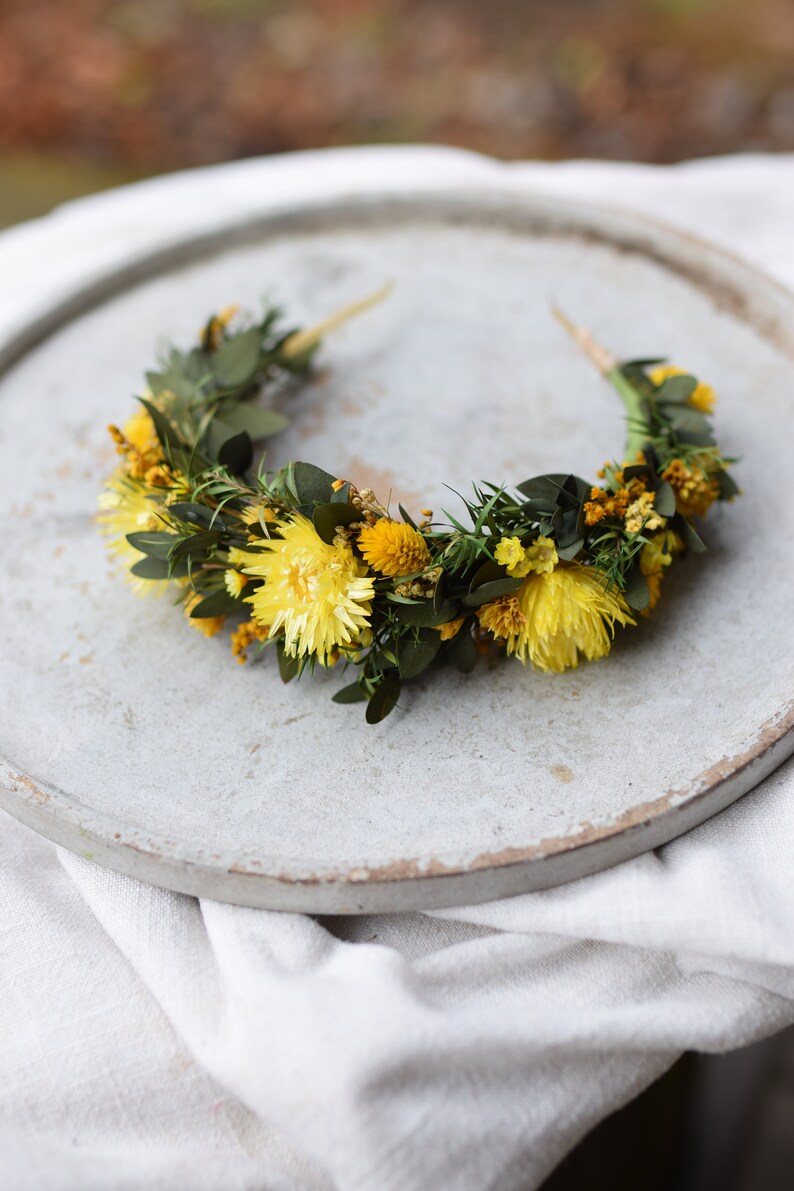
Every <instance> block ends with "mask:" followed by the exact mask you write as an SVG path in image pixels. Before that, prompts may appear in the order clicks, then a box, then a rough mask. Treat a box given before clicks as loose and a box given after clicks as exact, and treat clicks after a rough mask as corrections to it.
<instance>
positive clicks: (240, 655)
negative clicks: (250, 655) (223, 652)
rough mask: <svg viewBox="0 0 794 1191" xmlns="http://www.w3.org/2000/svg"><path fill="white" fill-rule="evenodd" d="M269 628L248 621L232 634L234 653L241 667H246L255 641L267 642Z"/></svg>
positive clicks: (253, 621)
mask: <svg viewBox="0 0 794 1191" xmlns="http://www.w3.org/2000/svg"><path fill="white" fill-rule="evenodd" d="M267 638H268V627H267V625H264V624H257V623H256V621H255V620H246V621H244V622H243V624H240V625H238V626H237V628H236V629H234V631H233V632H232V653H233V655H234V656H235V657H236V658H237V661H238V662H239V663H240V664H241V665H245V662H246V658H247V650H248V649H249V647H250V646H251V645H253V643H254V641H267Z"/></svg>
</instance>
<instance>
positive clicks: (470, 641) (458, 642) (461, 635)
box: [446, 624, 477, 674]
mask: <svg viewBox="0 0 794 1191" xmlns="http://www.w3.org/2000/svg"><path fill="white" fill-rule="evenodd" d="M446 656H447V658H448V660H449V661H450V662H451V663H452V665H453V666H454V667H455V669H456V670H459V671H460V672H461V674H470V673H471V671H472V670H473V669H474V667H475V666H476V665H477V650H476V649H475V648H474V638H473V637H472V635H471V628H470V626H469V625H468V624H463V625H461V627H460V628H459V629H458V631H457V633H456V634H455V636H454V637H453V638H452V640H451V641H448V642H447V647H446Z"/></svg>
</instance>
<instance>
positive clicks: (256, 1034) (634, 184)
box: [0, 148, 794, 1191]
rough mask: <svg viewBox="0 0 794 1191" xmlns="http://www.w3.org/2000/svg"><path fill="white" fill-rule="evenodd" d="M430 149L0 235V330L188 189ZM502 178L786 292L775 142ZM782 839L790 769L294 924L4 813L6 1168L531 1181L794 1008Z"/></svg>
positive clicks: (138, 1183) (79, 213)
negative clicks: (671, 161) (572, 863)
mask: <svg viewBox="0 0 794 1191" xmlns="http://www.w3.org/2000/svg"><path fill="white" fill-rule="evenodd" d="M428 155H431V156H432V158H433V161H434V170H435V173H434V176H435V178H436V180H438V177H439V170H442V171H445V172H446V174H447V175H448V178H447V180H448V182H449V183H450V184H451V185H454V184H455V183H456V182H457V181H460V182H461V183H466V182H469V181H472V180H474V181H476V180H477V179H478V178H479V177H480V176H481V173H482V170H483V169H484V163H483V162H482V161H481V159H478V158H477V157H476V156H474V155H470V154H466V153H462V152H458V151H454V150H437V149H433V150H430V149H422V148H405V149H392V150H386V149H384V150H342V151H334V152H332V153H325V154H299V155H295V156H290V157H286V158H275V159H269V160H264V161H250V162H243V163H238V164H235V165H230V166H223V167H218V168H215V169H210V170H201V171H194V172H192V173H191V174H189V175H175V176H172V177H167V178H163V179H158V180H155V181H153V182H148V183H143V184H141V185H139V186H135V187H130V188H126V189H124V190H122V191H118V192H115V193H112V194H110V195H107V196H99V197H95V198H92V199H90V200H83V201H82V202H80V203H77V204H71V205H70V206H68V207H65V208H62V209H61V210H59V211H57V212H56V213H54V214H53V215H52V216H49V217H48V218H47V219H46V220H43V221H39V222H37V223H35V224H30V225H25V226H23V227H21V228H19V229H14V230H13V231H11V232H7V233H6V234H5V235H4V236H3V237H0V276H2V278H3V286H2V293H0V330H2V331H3V332H4V333H5V332H6V330H7V329H9V328H13V327H15V326H23V325H24V323H25V319H26V318H27V317H28V316H29V314H30V309H31V303H34V300H35V296H36V293H38V292H40V287H41V277H40V275H39V276H37V277H34V274H36V273H39V274H40V271H41V270H42V268H44V267H45V265H46V268H47V271H48V272H47V277H48V284H49V285H50V287H51V289H52V292H53V293H56V294H57V293H58V292H60V289H59V287H60V288H61V289H63V290H64V292H66V290H67V289H68V284H69V282H70V279H71V278H73V277H74V275H75V270H76V269H78V268H79V269H80V270H81V272H82V273H83V275H84V276H87V275H90V273H91V271H92V270H96V271H97V272H101V271H102V269H105V268H106V267H107V266H108V264H109V263H112V261H113V253H114V252H115V251H117V250H118V245H119V244H120V243H124V244H126V245H127V246H129V245H130V244H136V245H140V246H141V248H142V249H143V248H148V247H151V246H153V245H155V244H156V243H157V239H158V237H159V236H161V235H165V234H166V233H167V231H168V229H169V228H171V229H173V228H175V227H178V226H179V224H180V220H181V219H182V217H183V213H184V210H185V203H186V200H189V202H190V204H191V208H192V210H193V213H194V221H195V211H196V209H205V210H206V211H207V213H208V219H209V213H210V212H211V211H212V210H217V209H218V208H219V207H222V206H223V203H224V199H225V197H228V196H229V195H231V194H232V193H234V194H236V195H237V196H238V199H237V204H238V207H239V195H240V193H241V192H242V193H246V194H250V196H251V198H250V202H251V210H252V211H253V210H254V209H255V206H256V195H257V193H258V192H259V193H261V191H262V188H263V187H269V188H272V187H274V186H275V187H277V188H278V187H280V188H281V189H282V191H283V192H284V193H285V194H288V193H289V191H290V187H292V188H294V191H295V193H297V192H298V191H299V190H300V187H304V188H305V187H306V186H307V184H309V183H310V184H311V185H312V186H314V187H315V188H316V190H317V191H319V192H322V190H323V189H324V188H326V189H328V190H329V191H330V190H332V189H333V187H334V186H338V184H339V179H340V178H343V179H344V181H345V185H346V186H347V187H348V189H350V188H355V186H356V185H357V184H358V183H359V182H363V181H364V180H365V179H372V178H373V177H377V179H378V182H379V184H380V185H383V186H388V184H389V182H390V179H394V178H397V177H399V178H401V179H403V180H404V179H405V178H406V177H408V178H415V179H416V184H417V185H418V186H420V185H421V179H422V173H423V166H424V163H426V162H427V160H428ZM487 168H488V180H490V181H494V176H493V170H494V168H496V167H494V166H493V163H488V167H487ZM498 168H499V170H500V178H499V180H500V182H501V183H502V184H504V185H508V186H516V187H519V188H521V187H534V188H536V189H543V190H544V191H547V192H557V193H560V194H566V195H574V196H578V197H580V198H586V199H594V200H599V199H602V200H604V201H607V202H609V203H611V204H613V205H614V204H617V205H622V206H626V207H632V208H635V209H639V210H643V211H647V212H649V213H651V214H653V215H656V216H661V217H663V218H664V219H665V220H666V221H668V222H671V223H675V224H676V225H678V226H679V227H682V228H684V229H687V230H689V231H693V232H695V233H699V234H702V235H705V236H707V237H709V238H711V239H712V240H716V241H719V242H720V243H721V244H722V245H724V246H727V247H728V248H730V249H731V250H732V251H734V252H737V253H740V254H742V255H743V256H745V257H746V258H748V259H749V260H750V261H752V262H754V263H756V264H758V265H760V266H761V267H763V268H765V269H766V270H767V271H768V272H770V273H772V274H774V275H775V276H776V277H777V278H779V279H780V280H781V281H783V282H785V283H788V284H790V285H792V286H794V221H793V220H792V218H791V212H792V210H794V157H778V158H771V157H763V156H741V157H733V158H726V159H718V160H713V161H708V162H694V163H689V164H686V165H683V166H676V167H671V168H657V167H649V166H634V165H613V164H601V163H591V162H584V163H579V162H572V163H566V164H561V165H547V164H534V163H516V164H510V165H504V166H501V167H498ZM86 220H89V221H90V222H91V224H92V227H93V228H94V229H95V234H94V235H93V237H92V242H91V244H90V245H88V246H85V245H83V246H81V248H80V254H81V258H82V259H81V260H78V259H77V256H76V253H77V248H76V238H75V236H74V234H73V233H74V230H75V228H76V227H77V226H78V225H81V224H82V226H85V221H86ZM42 254H44V255H42ZM748 416H752V411H751V410H748ZM790 547H791V544H790V543H789V544H788V545H787V546H786V548H787V549H788V548H790ZM42 548H43V549H44V550H46V543H43V544H42ZM769 631H770V632H775V633H778V632H789V631H790V626H788V625H785V626H770V630H769ZM30 730H31V731H32V732H34V731H35V730H36V728H35V725H34V724H31V729H30ZM792 841H794V761H790V762H788V763H786V764H784V765H783V766H782V767H781V768H780V769H779V770H778V771H777V772H776V773H775V774H773V775H772V777H770V778H768V779H767V780H766V781H765V782H764V783H763V784H762V785H761V786H760V787H758V788H757V789H756V790H755V791H753V792H752V793H750V794H748V795H747V796H745V797H744V798H743V799H741V800H740V801H739V802H738V803H736V804H735V805H734V806H733V807H731V808H730V809H729V810H727V811H725V812H723V813H722V814H721V815H719V816H718V817H717V818H715V819H713V820H712V821H710V822H708V823H706V824H705V825H703V826H701V827H699V828H698V829H697V830H695V831H693V832H691V833H690V834H689V835H687V836H685V837H683V838H681V839H679V840H676V841H674V842H673V843H671V844H668V845H666V846H665V847H663V848H660V849H657V850H656V851H654V852H651V853H647V854H646V855H644V856H641V857H639V858H637V859H635V860H632V861H629V862H627V863H625V864H622V865H621V866H619V867H617V868H614V869H612V870H610V871H607V872H604V873H601V874H599V875H597V876H593V877H588V878H586V879H583V880H579V881H577V882H574V883H572V884H569V885H566V886H563V887H560V888H557V889H553V890H549V891H547V892H542V893H534V894H528V895H526V896H522V897H517V898H513V899H510V900H505V901H501V902H492V903H490V904H486V905H481V906H475V907H463V908H456V909H451V910H443V911H437V912H433V913H426V914H421V913H412V914H399V915H393V916H378V917H373V916H369V917H363V918H358V919H340V918H335V919H314V918H311V917H308V916H305V915H290V914H283V913H275V912H267V911H259V910H250V909H244V908H239V907H234V906H229V905H222V904H219V903H215V902H210V901H205V900H197V899H194V898H190V897H186V896H182V895H178V894H174V893H170V892H167V891H164V890H159V889H155V888H152V887H150V886H147V885H144V884H142V883H140V882H138V881H135V880H133V879H131V878H129V877H124V876H120V875H118V874H115V873H113V872H109V871H105V870H103V869H101V868H99V867H97V866H96V865H94V864H92V863H91V862H90V861H88V860H85V859H81V858H78V857H76V856H74V855H71V854H70V853H67V852H65V851H62V850H60V849H58V848H56V847H55V846H54V845H53V844H51V843H49V842H48V841H46V840H44V839H42V838H40V837H38V836H37V835H35V834H34V833H33V832H32V831H30V830H29V829H28V828H26V827H23V826H22V825H20V824H19V823H17V822H16V821H15V820H13V819H12V818H10V817H9V816H7V815H3V816H2V830H1V831H0V1186H2V1187H3V1188H4V1189H5V1191H23V1189H29V1188H30V1189H34V1188H35V1189H39V1188H41V1189H46V1191H64V1189H67V1188H74V1189H75V1191H91V1189H93V1188H96V1189H103V1191H106V1189H110V1188H113V1189H116V1188H140V1187H146V1188H148V1189H150V1191H160V1189H168V1191H171V1189H174V1191H181V1189H183V1188H191V1189H192V1191H203V1189H206V1191H210V1189H216V1188H217V1189H218V1191H236V1189H241V1191H242V1189H244V1188H250V1189H252V1191H253V1189H255V1188H256V1189H267V1191H276V1189H280V1188H285V1189H287V1188H288V1189H292V1191H294V1189H301V1191H302V1189H304V1188H305V1189H306V1191H314V1189H317V1191H319V1189H321V1188H323V1189H325V1188H340V1189H343V1191H347V1189H367V1191H370V1189H371V1191H390V1189H393V1191H413V1189H416V1191H424V1189H425V1188H427V1187H445V1188H446V1187H449V1188H455V1189H456V1191H457V1189H463V1191H467V1189H471V1191H480V1189H485V1188H494V1189H498V1191H512V1189H514V1188H515V1189H519V1188H520V1189H522V1191H528V1189H530V1188H533V1187H536V1186H537V1185H538V1184H540V1183H541V1182H542V1180H543V1178H544V1177H545V1176H546V1175H547V1174H548V1173H549V1171H550V1170H551V1169H552V1168H553V1167H554V1166H555V1164H556V1163H557V1162H559V1160H560V1159H561V1158H562V1157H563V1155H564V1154H566V1153H567V1152H568V1151H569V1150H570V1149H571V1148H572V1147H573V1146H574V1145H575V1144H576V1142H577V1141H578V1140H579V1139H580V1138H581V1137H582V1136H583V1135H584V1134H585V1133H586V1132H587V1130H589V1129H590V1128H591V1127H592V1126H593V1125H594V1124H595V1123H596V1122H597V1121H599V1120H600V1119H601V1118H602V1117H604V1116H605V1115H606V1114H608V1113H610V1112H611V1111H613V1110H614V1109H615V1108H617V1107H618V1106H620V1105H621V1104H623V1103H625V1102H626V1101H628V1100H630V1099H631V1098H632V1097H634V1096H636V1095H637V1094H638V1093H639V1092H640V1091H641V1090H642V1088H644V1087H645V1086H646V1085H647V1084H649V1083H650V1082H651V1081H653V1080H654V1079H656V1078H657V1077H658V1076H659V1075H660V1074H661V1073H662V1072H663V1071H664V1070H665V1069H666V1068H667V1067H669V1066H670V1065H671V1064H672V1063H673V1062H674V1061H675V1059H676V1058H677V1057H678V1055H679V1054H680V1053H681V1052H682V1051H683V1050H684V1049H694V1050H698V1051H707V1052H713V1051H722V1050H726V1049H730V1048H733V1047H738V1046H742V1045H744V1044H746V1043H749V1042H751V1041H753V1040H755V1039H758V1038H761V1037H763V1036H764V1035H767V1034H770V1033H772V1032H774V1031H776V1030H780V1029H782V1028H783V1027H784V1026H786V1025H787V1024H789V1023H791V1022H794V880H792V878H793V877H794V861H793V860H792Z"/></svg>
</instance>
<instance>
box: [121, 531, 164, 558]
mask: <svg viewBox="0 0 794 1191" xmlns="http://www.w3.org/2000/svg"><path fill="white" fill-rule="evenodd" d="M126 536H127V541H128V542H129V544H130V545H131V546H132V547H133V549H135V550H140V552H141V554H148V555H149V556H150V557H152V558H168V557H169V556H170V554H171V550H172V549H173V546H174V541H175V538H174V535H173V534H172V533H164V532H162V533H161V532H159V531H157V530H149V531H141V532H139V533H128V534H127V535H126Z"/></svg>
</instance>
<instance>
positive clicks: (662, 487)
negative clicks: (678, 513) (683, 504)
mask: <svg viewBox="0 0 794 1191" xmlns="http://www.w3.org/2000/svg"><path fill="white" fill-rule="evenodd" d="M653 507H654V509H655V510H656V512H657V513H658V514H659V516H660V517H672V516H673V515H674V513H675V492H674V491H673V488H672V487H671V485H670V484H668V483H667V480H660V481H659V483H658V484H657V485H656V495H655V497H654V500H653Z"/></svg>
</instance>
